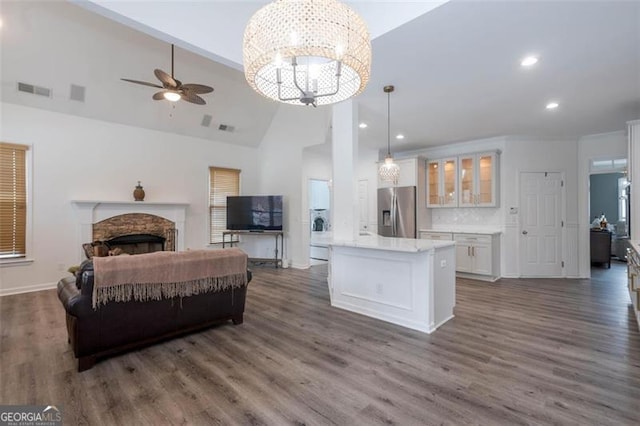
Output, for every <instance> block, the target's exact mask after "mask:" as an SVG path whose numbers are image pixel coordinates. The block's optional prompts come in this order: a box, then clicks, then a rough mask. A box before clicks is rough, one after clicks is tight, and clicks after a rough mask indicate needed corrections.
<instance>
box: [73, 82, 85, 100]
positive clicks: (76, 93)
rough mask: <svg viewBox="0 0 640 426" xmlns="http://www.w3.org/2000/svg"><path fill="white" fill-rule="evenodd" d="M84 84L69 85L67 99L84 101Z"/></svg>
mask: <svg viewBox="0 0 640 426" xmlns="http://www.w3.org/2000/svg"><path fill="white" fill-rule="evenodd" d="M84 91H85V87H84V86H78V85H75V84H72V85H71V91H70V92H69V99H71V100H72V101H79V102H84Z"/></svg>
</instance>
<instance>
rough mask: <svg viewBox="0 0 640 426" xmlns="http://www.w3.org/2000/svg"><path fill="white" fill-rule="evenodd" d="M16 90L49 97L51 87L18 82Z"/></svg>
mask: <svg viewBox="0 0 640 426" xmlns="http://www.w3.org/2000/svg"><path fill="white" fill-rule="evenodd" d="M18 92H24V93H30V94H32V95H38V96H45V97H47V98H50V97H51V89H48V88H46V87H40V86H34V85H33V84H27V83H22V82H18Z"/></svg>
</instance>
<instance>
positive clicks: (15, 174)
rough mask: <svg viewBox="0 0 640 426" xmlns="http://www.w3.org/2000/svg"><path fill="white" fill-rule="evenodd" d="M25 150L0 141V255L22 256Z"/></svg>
mask: <svg viewBox="0 0 640 426" xmlns="http://www.w3.org/2000/svg"><path fill="white" fill-rule="evenodd" d="M28 149H29V147H27V146H25V145H15V144H10V143H5V142H0V258H3V257H5V258H6V257H24V256H26V234H27V166H26V164H27V150H28Z"/></svg>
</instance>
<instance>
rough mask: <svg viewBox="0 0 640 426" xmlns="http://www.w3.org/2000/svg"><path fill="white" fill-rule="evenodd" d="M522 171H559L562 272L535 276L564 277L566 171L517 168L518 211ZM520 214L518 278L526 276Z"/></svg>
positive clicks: (565, 254) (565, 270) (565, 265)
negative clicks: (523, 273) (556, 275)
mask: <svg viewBox="0 0 640 426" xmlns="http://www.w3.org/2000/svg"><path fill="white" fill-rule="evenodd" d="M524 173H559V174H560V180H561V181H562V183H563V184H562V185H561V187H560V220H561V221H562V223H563V226H562V227H561V228H560V244H561V247H560V255H561V257H562V262H564V266H562V272H561V274H560V276H559V277H537V278H566V277H567V264H566V261H565V259H566V257H567V185H566V182H567V179H566V171H565V170H558V169H547V170H542V171H541V170H529V169H525V170H519V171H518V177H517V181H518V186H517V192H518V210H519V211H520V212H522V206H521V205H520V201H521V199H520V197H521V195H522V187H521V185H522V175H523V174H524ZM522 225H523V223H522V216H521V213H520V214H518V238H517V240H516V241H517V244H516V246H517V250H518V277H519V278H527V277H524V276H523V275H522V269H523V268H522V254H523V253H522V251H523V249H524V248H523V247H522Z"/></svg>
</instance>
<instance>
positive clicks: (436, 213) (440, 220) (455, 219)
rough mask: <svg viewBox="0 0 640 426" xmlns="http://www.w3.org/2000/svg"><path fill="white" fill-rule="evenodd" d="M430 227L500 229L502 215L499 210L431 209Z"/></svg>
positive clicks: (466, 208)
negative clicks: (484, 227)
mask: <svg viewBox="0 0 640 426" xmlns="http://www.w3.org/2000/svg"><path fill="white" fill-rule="evenodd" d="M431 225H432V226H431V227H432V228H442V227H447V226H455V227H467V226H468V227H474V228H479V227H483V226H486V227H491V228H500V227H502V225H503V223H502V213H501V210H500V209H499V208H468V207H465V208H452V209H433V210H432V211H431Z"/></svg>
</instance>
